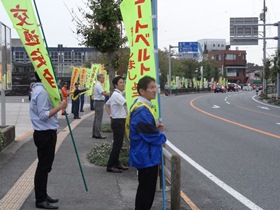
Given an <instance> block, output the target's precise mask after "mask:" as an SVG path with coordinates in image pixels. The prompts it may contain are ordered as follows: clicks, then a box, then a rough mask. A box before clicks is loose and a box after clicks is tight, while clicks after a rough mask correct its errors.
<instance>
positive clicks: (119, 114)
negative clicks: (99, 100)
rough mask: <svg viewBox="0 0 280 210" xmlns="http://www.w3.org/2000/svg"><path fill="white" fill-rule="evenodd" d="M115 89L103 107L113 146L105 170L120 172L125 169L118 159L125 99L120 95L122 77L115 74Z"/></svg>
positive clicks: (121, 142) (122, 83) (124, 115)
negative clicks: (111, 132)
mask: <svg viewBox="0 0 280 210" xmlns="http://www.w3.org/2000/svg"><path fill="white" fill-rule="evenodd" d="M112 83H113V86H114V88H115V91H114V92H113V94H112V96H111V97H110V99H109V100H108V101H107V102H106V104H105V109H106V111H107V113H108V114H109V115H110V118H111V127H112V130H113V139H114V143H113V147H112V151H111V154H110V157H109V160H108V164H107V171H108V172H113V173H121V172H122V170H127V169H128V167H125V166H123V165H122V164H121V162H120V161H119V155H120V151H121V148H122V145H123V139H124V132H125V119H126V110H125V106H126V100H125V98H124V97H123V95H122V92H123V90H124V79H123V78H122V77H121V76H117V77H115V78H114V79H113V81H112Z"/></svg>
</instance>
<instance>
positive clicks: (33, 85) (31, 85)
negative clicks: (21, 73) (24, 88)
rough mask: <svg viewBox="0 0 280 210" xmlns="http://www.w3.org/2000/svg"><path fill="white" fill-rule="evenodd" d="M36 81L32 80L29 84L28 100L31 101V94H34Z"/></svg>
mask: <svg viewBox="0 0 280 210" xmlns="http://www.w3.org/2000/svg"><path fill="white" fill-rule="evenodd" d="M35 84H36V83H35V82H31V83H30V85H29V90H28V92H29V96H28V100H29V101H30V99H31V94H32V92H33V89H34V87H35Z"/></svg>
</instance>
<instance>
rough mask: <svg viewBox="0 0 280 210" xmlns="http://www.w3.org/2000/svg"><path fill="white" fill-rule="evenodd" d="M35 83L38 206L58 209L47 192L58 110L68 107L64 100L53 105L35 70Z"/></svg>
mask: <svg viewBox="0 0 280 210" xmlns="http://www.w3.org/2000/svg"><path fill="white" fill-rule="evenodd" d="M35 77H36V80H37V83H36V84H35V87H34V90H33V93H32V97H31V101H30V119H31V123H32V127H33V129H34V133H33V139H34V143H35V145H36V147H37V156H38V165H37V168H36V172H35V177H34V184H35V198H36V207H37V208H40V209H57V208H58V207H57V206H53V205H51V204H50V203H56V202H58V199H53V198H51V197H50V196H49V195H48V194H47V183H48V174H49V172H50V171H51V170H52V164H53V160H54V156H55V145H56V141H57V129H58V128H59V124H58V118H57V112H59V111H60V110H63V109H65V108H66V107H67V103H66V102H65V101H62V102H61V103H60V104H59V105H58V106H57V107H53V104H52V102H51V99H50V97H49V95H48V92H47V91H46V89H45V88H44V86H43V84H42V83H41V80H40V78H39V76H38V74H37V73H36V72H35Z"/></svg>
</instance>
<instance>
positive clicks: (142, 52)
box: [120, 0, 159, 119]
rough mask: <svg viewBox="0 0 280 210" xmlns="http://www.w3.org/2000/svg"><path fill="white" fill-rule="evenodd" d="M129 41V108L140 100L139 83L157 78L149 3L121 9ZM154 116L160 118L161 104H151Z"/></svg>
mask: <svg viewBox="0 0 280 210" xmlns="http://www.w3.org/2000/svg"><path fill="white" fill-rule="evenodd" d="M120 8H121V13H122V17H123V22H124V25H125V29H126V34H127V39H128V42H129V45H130V57H129V64H128V71H127V78H126V88H125V92H126V101H127V107H128V109H130V106H131V105H132V103H133V102H134V100H135V99H136V98H137V97H138V96H139V94H138V92H137V83H138V81H139V79H141V78H142V77H143V76H151V77H153V78H154V79H157V78H156V64H155V56H154V38H153V37H154V36H153V23H152V19H151V17H152V5H151V1H148V0H141V1H139V0H123V2H122V3H121V5H120ZM152 108H153V109H154V111H155V112H154V116H155V118H156V119H157V118H158V116H159V109H158V100H157V99H154V100H152Z"/></svg>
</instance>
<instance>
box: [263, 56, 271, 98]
mask: <svg viewBox="0 0 280 210" xmlns="http://www.w3.org/2000/svg"><path fill="white" fill-rule="evenodd" d="M270 66H271V61H270V60H269V59H268V58H267V59H265V60H264V72H265V74H264V75H265V78H264V79H265V80H266V81H267V80H268V78H269V75H270ZM263 94H264V97H265V98H267V88H266V87H263Z"/></svg>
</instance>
